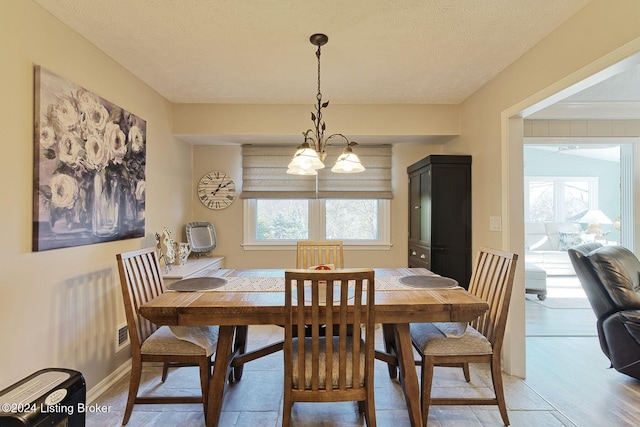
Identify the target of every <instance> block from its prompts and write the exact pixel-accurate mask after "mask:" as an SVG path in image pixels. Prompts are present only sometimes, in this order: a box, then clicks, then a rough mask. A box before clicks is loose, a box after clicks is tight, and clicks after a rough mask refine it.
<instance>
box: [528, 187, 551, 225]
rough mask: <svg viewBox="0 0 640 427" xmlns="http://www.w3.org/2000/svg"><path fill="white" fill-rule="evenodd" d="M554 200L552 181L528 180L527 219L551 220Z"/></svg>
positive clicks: (534, 220) (533, 220)
mask: <svg viewBox="0 0 640 427" xmlns="http://www.w3.org/2000/svg"><path fill="white" fill-rule="evenodd" d="M554 202H555V197H554V183H553V182H552V181H529V221H531V222H553V220H554V216H555V207H554Z"/></svg>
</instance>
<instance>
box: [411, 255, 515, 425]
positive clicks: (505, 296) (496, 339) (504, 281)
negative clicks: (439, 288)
mask: <svg viewBox="0 0 640 427" xmlns="http://www.w3.org/2000/svg"><path fill="white" fill-rule="evenodd" d="M517 260H518V255H517V254H514V253H507V252H502V251H498V250H494V249H489V248H480V250H479V251H478V254H477V257H476V260H475V265H474V268H473V273H472V276H471V282H470V284H469V293H471V294H473V295H476V296H477V297H479V298H481V299H483V300H484V301H486V302H487V303H488V304H489V309H488V310H487V312H485V313H484V314H483V315H482V316H480V317H478V318H477V319H475V320H474V321H472V322H470V324H469V325H468V326H467V328H466V332H465V333H464V334H462V335H460V336H453V337H452V336H447V335H446V334H445V333H443V332H442V330H441V329H438V327H437V325H438V324H437V323H416V324H411V325H410V330H411V340H412V342H413V345H414V347H415V349H416V350H417V352H418V353H419V355H420V357H421V360H420V361H417V362H416V364H420V366H421V367H422V378H421V388H422V392H421V400H422V402H421V407H422V423H423V425H424V426H426V425H427V418H428V416H429V407H430V406H431V405H498V408H499V410H500V415H501V416H502V421H503V422H504V424H505V425H507V426H508V425H509V416H508V414H507V405H506V402H505V399H504V390H503V386H502V366H501V362H500V353H501V350H502V341H503V339H504V331H505V326H506V323H507V314H508V312H509V301H510V299H511V291H512V289H513V278H514V275H515V271H516V263H517ZM443 329H444V328H443ZM469 363H489V365H490V367H491V379H492V382H493V389H494V394H495V397H493V398H476V397H469V398H454V397H439V398H432V397H431V387H432V379H433V370H434V366H457V367H461V368H462V369H463V373H464V377H465V380H466V381H467V382H469V381H470V380H471V378H470V375H469Z"/></svg>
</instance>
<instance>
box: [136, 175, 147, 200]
mask: <svg viewBox="0 0 640 427" xmlns="http://www.w3.org/2000/svg"><path fill="white" fill-rule="evenodd" d="M146 192H147V184H145V181H144V180H143V179H141V180H140V181H138V183H137V184H136V200H137V201H139V202H144V196H145V194H146Z"/></svg>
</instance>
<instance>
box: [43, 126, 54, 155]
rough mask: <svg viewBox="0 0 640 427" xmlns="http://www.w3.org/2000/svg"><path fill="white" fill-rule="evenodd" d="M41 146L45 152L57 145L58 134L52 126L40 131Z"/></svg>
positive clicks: (44, 127)
mask: <svg viewBox="0 0 640 427" xmlns="http://www.w3.org/2000/svg"><path fill="white" fill-rule="evenodd" d="M40 145H42V147H43V148H44V149H45V150H50V149H52V148H53V147H54V146H55V145H56V133H55V132H54V130H53V128H52V127H51V126H43V127H42V128H41V129H40Z"/></svg>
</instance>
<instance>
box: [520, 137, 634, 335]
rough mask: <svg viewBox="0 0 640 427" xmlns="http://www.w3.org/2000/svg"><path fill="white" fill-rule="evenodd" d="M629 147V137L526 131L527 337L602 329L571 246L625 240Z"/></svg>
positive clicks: (594, 332)
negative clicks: (564, 135)
mask: <svg viewBox="0 0 640 427" xmlns="http://www.w3.org/2000/svg"><path fill="white" fill-rule="evenodd" d="M627 153H629V154H632V146H631V145H630V144H623V143H620V142H618V141H607V140H604V139H599V138H592V139H590V140H586V139H584V138H582V139H571V138H564V139H563V140H562V141H559V140H558V139H557V138H556V139H554V138H524V146H523V165H524V168H523V174H524V189H523V193H524V232H525V237H524V240H525V288H526V289H527V296H526V298H527V300H526V302H525V311H526V336H527V337H531V336H538V337H540V336H554V337H558V336H564V337H586V336H593V337H596V336H597V332H596V329H595V317H594V314H593V311H592V310H591V306H590V305H589V302H588V300H587V298H586V295H585V293H584V291H583V289H582V286H581V285H580V281H579V280H578V278H577V277H576V275H575V272H574V270H573V266H572V265H571V261H570V259H569V255H568V252H567V250H568V249H569V248H570V247H572V246H576V245H579V244H582V243H592V242H599V243H601V244H603V245H620V244H623V242H622V240H623V238H624V237H623V235H622V234H621V230H622V225H621V224H622V217H623V215H622V211H623V209H624V206H623V205H624V203H623V200H632V199H633V194H632V193H629V194H623V192H629V191H630V186H624V185H622V182H624V181H625V180H626V179H630V177H626V176H625V175H626V174H627V172H626V169H624V168H623V167H622V164H623V163H624V156H626V155H627ZM625 217H628V216H625ZM628 222H629V224H625V225H626V226H628V227H633V221H628ZM624 243H626V244H629V243H630V242H624ZM625 246H626V245H625ZM532 287H534V288H535V289H534V290H532V289H531V288H532ZM540 288H544V291H545V293H544V294H541V293H540ZM535 292H538V293H537V294H536V293H535ZM543 295H544V297H543Z"/></svg>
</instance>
